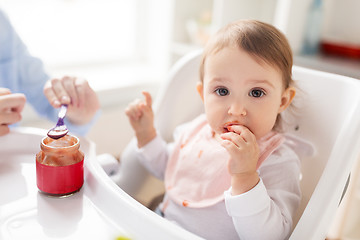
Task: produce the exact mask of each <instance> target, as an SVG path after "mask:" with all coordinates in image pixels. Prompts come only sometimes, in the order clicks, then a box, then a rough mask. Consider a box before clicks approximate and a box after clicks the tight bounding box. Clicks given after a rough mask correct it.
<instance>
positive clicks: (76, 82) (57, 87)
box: [44, 76, 100, 125]
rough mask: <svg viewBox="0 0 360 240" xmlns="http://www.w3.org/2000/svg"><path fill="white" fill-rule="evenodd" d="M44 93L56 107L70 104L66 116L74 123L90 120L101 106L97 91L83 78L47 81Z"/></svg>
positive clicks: (67, 77) (80, 123)
mask: <svg viewBox="0 0 360 240" xmlns="http://www.w3.org/2000/svg"><path fill="white" fill-rule="evenodd" d="M44 94H45V96H46V98H47V99H48V101H49V102H50V104H51V105H52V106H53V107H54V108H58V107H60V106H61V104H68V111H67V114H66V118H67V119H69V121H70V122H71V123H73V124H77V125H83V124H86V123H88V122H90V121H91V119H92V118H93V117H94V115H95V113H96V112H97V111H98V109H99V108H100V103H99V99H98V97H97V95H96V93H95V91H94V90H93V89H92V88H91V87H90V85H89V83H88V81H86V80H85V79H82V78H76V77H69V76H65V77H63V78H53V79H51V80H49V81H47V82H46V84H45V86H44Z"/></svg>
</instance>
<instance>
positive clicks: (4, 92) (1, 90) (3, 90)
mask: <svg viewBox="0 0 360 240" xmlns="http://www.w3.org/2000/svg"><path fill="white" fill-rule="evenodd" d="M10 93H11V91H10V89H8V88H0V96H2V95H7V94H10Z"/></svg>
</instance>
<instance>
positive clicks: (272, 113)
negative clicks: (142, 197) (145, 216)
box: [126, 20, 301, 240]
mask: <svg viewBox="0 0 360 240" xmlns="http://www.w3.org/2000/svg"><path fill="white" fill-rule="evenodd" d="M292 64H293V62H292V52H291V49H290V46H289V44H288V42H287V40H286V38H285V36H284V35H283V34H282V33H281V32H279V31H278V30H277V29H276V28H274V27H273V26H271V25H269V24H266V23H262V22H259V21H255V20H241V21H237V22H233V23H231V24H229V25H227V26H226V27H224V28H223V29H221V30H220V31H219V32H218V33H217V34H216V35H215V36H214V37H213V38H211V39H210V41H209V43H208V44H207V45H206V47H205V49H204V53H203V58H202V62H201V66H200V80H201V81H200V82H199V83H198V84H197V91H198V92H199V95H200V97H201V99H202V100H203V103H204V108H205V114H202V115H200V116H199V117H197V118H196V119H194V120H193V121H191V122H189V123H186V124H184V125H182V126H179V127H178V128H177V129H176V130H175V135H174V143H173V148H171V151H168V148H167V144H166V143H165V142H164V140H162V138H161V137H160V136H159V135H158V134H157V131H156V129H155V127H154V114H153V110H152V106H151V105H152V98H151V96H150V94H149V93H148V92H143V94H144V96H145V99H144V100H140V101H139V100H138V101H135V102H133V103H131V104H130V105H129V106H128V108H127V109H126V114H127V116H128V118H129V121H130V123H131V126H132V128H133V129H134V131H135V135H136V138H137V146H138V148H139V151H138V154H139V158H140V159H141V162H142V163H143V164H144V165H145V166H146V167H147V168H148V169H149V171H150V172H152V173H153V174H154V175H155V176H157V177H159V178H161V179H163V180H164V183H165V188H166V193H165V197H164V199H163V202H162V203H161V204H160V205H159V207H158V212H160V214H161V215H162V216H164V217H165V218H166V219H168V220H170V221H173V222H175V223H177V224H179V225H180V226H182V227H184V228H185V229H187V230H189V231H191V232H193V233H195V234H197V235H199V236H201V237H204V238H206V239H239V238H240V239H252V240H254V239H267V240H269V239H277V240H278V239H286V238H288V237H289V234H290V231H291V228H292V217H293V214H294V213H295V211H296V209H297V208H298V206H299V203H300V198H301V196H300V195H301V193H300V186H299V175H300V161H299V159H298V156H297V155H296V154H295V152H294V151H293V150H292V149H291V144H289V141H288V140H287V139H286V138H285V137H284V136H283V135H282V134H281V118H280V113H281V112H283V111H285V110H286V109H287V108H288V107H289V105H290V104H291V102H292V100H293V98H294V96H295V92H296V90H295V88H294V87H293V80H292V77H291V70H292Z"/></svg>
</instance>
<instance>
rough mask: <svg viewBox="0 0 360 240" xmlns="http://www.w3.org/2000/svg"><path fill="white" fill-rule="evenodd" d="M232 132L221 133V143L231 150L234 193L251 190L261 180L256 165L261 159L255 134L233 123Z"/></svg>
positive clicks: (230, 127)
mask: <svg viewBox="0 0 360 240" xmlns="http://www.w3.org/2000/svg"><path fill="white" fill-rule="evenodd" d="M228 130H229V131H230V132H227V133H223V134H221V135H220V136H221V138H222V139H223V141H222V143H221V145H222V146H223V147H224V148H225V149H226V150H227V151H228V152H229V154H230V160H229V162H228V169H229V173H230V175H231V176H232V188H233V194H234V193H235V194H240V193H243V192H246V191H248V190H250V189H251V188H252V187H254V186H255V185H256V184H257V182H258V181H259V177H258V174H257V172H256V165H257V161H258V159H259V154H260V151H259V146H258V144H257V142H256V137H255V135H254V134H253V133H252V132H251V131H250V130H249V129H248V128H246V127H244V126H241V125H232V126H229V127H228Z"/></svg>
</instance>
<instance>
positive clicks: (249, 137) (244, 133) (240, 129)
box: [228, 125, 256, 142]
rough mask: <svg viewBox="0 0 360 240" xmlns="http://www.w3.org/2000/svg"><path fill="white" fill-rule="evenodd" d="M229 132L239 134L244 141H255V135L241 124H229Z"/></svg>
mask: <svg viewBox="0 0 360 240" xmlns="http://www.w3.org/2000/svg"><path fill="white" fill-rule="evenodd" d="M228 130H229V131H230V132H234V133H237V134H239V135H240V136H241V137H242V138H243V139H244V141H245V142H252V141H256V138H255V135H254V134H253V133H252V132H251V131H250V129H249V128H247V127H245V126H243V125H231V126H229V127H228Z"/></svg>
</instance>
